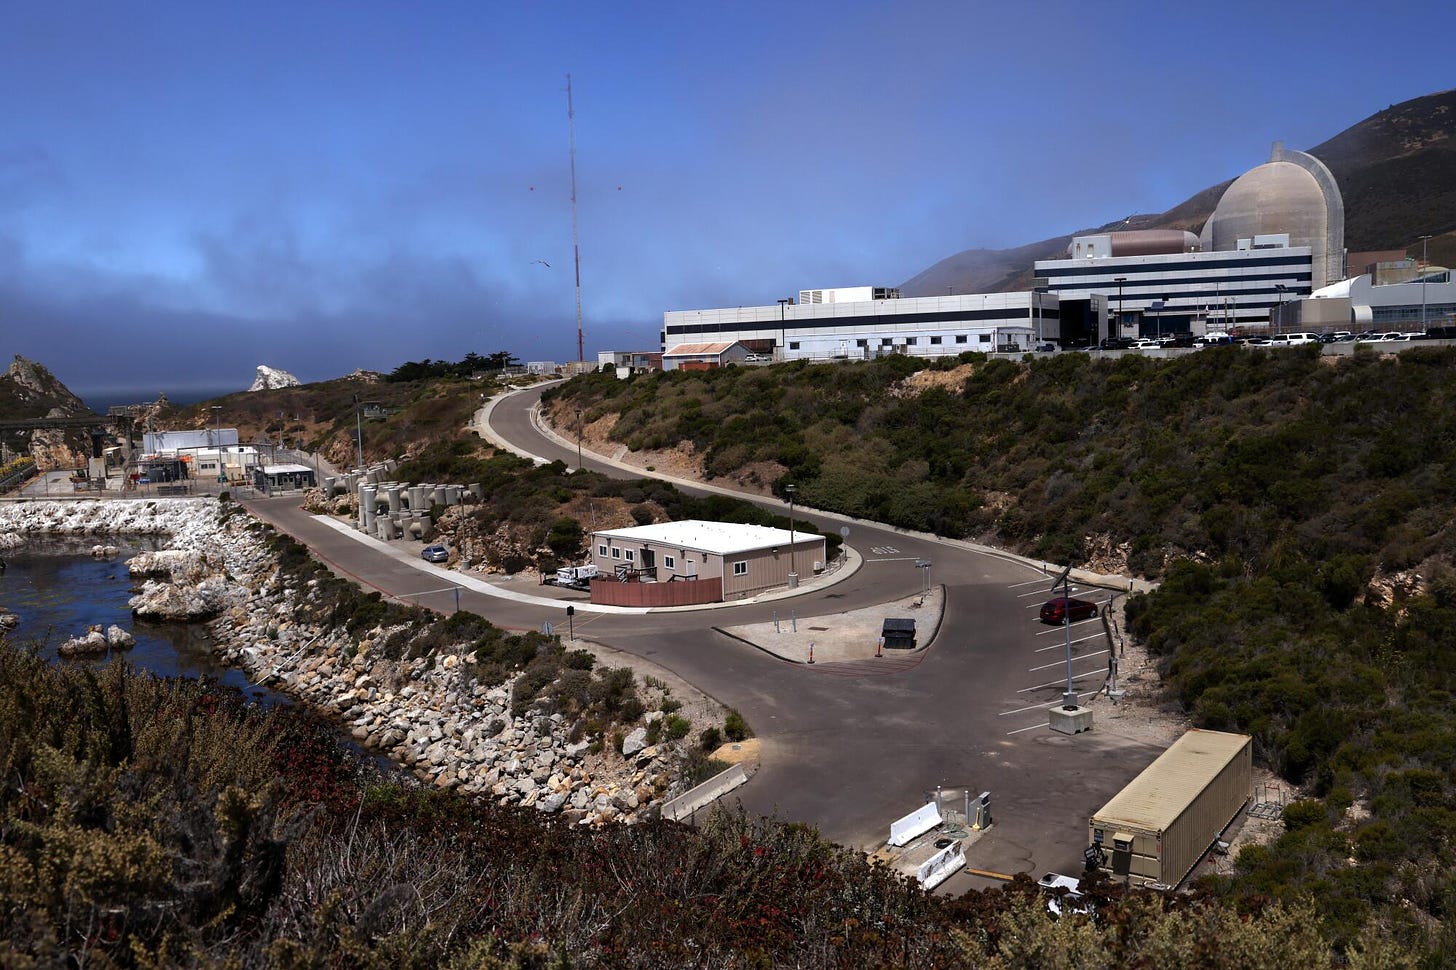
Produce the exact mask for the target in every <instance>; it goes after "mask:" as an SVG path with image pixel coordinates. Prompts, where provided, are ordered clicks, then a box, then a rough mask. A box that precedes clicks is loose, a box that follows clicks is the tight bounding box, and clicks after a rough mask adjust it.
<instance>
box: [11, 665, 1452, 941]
mask: <svg viewBox="0 0 1456 970" xmlns="http://www.w3.org/2000/svg"><path fill="white" fill-rule="evenodd" d="M0 723H4V724H5V725H6V730H5V731H4V732H0V766H3V768H4V781H3V784H0V947H3V950H4V952H5V954H6V957H5V960H4V963H5V965H6V966H8V967H17V968H21V967H42V966H47V967H48V966H61V965H69V966H94V967H239V968H243V967H323V966H339V967H379V968H384V967H389V968H400V967H403V968H410V967H419V968H426V967H429V968H435V967H456V968H466V967H472V968H474V967H487V968H489V967H497V968H544V967H664V968H667V967H670V968H674V970H675V968H679V967H683V966H698V967H763V966H843V967H860V966H899V967H951V966H966V965H976V966H990V967H1022V966H1030V965H1037V966H1046V967H1072V966H1078V967H1112V966H1126V965H1169V962H1170V961H1181V962H1184V963H1187V964H1188V965H1199V966H1224V967H1240V968H1244V967H1270V968H1274V967H1280V968H1282V967H1289V966H1301V967H1303V966H1322V965H1330V963H1331V958H1332V951H1331V948H1330V945H1329V943H1328V942H1327V940H1326V939H1325V938H1324V937H1323V935H1322V932H1321V930H1320V929H1319V924H1318V922H1317V921H1316V920H1314V919H1312V918H1311V914H1310V911H1309V910H1308V908H1307V907H1306V906H1304V905H1303V904H1296V905H1293V906H1284V905H1282V904H1278V903H1273V904H1269V905H1261V906H1258V907H1255V908H1252V909H1248V910H1244V909H1235V908H1233V907H1230V906H1225V905H1221V904H1214V903H1210V902H1208V901H1207V900H1201V899H1174V900H1162V899H1160V898H1158V897H1146V896H1142V895H1138V896H1123V895H1122V894H1121V893H1120V891H1119V890H1118V889H1116V888H1109V887H1103V888H1102V889H1101V890H1099V891H1097V892H1096V893H1095V894H1094V895H1095V897H1096V898H1097V899H1098V900H1099V901H1101V905H1102V909H1101V913H1102V916H1101V917H1100V918H1099V920H1098V921H1097V922H1096V923H1093V922H1088V921H1086V920H1083V919H1080V918H1079V919H1068V920H1063V921H1060V922H1055V921H1053V920H1052V919H1051V917H1050V916H1049V915H1048V913H1047V911H1046V908H1045V906H1044V904H1043V903H1042V902H1041V901H1040V900H1039V899H1037V898H1036V897H1035V893H1036V888H1035V887H1034V885H1033V884H1032V883H1030V881H1029V880H1024V879H1023V880H1022V881H1020V882H1018V883H1016V884H1013V885H1011V886H1009V887H1008V888H1007V889H1006V890H1005V891H993V892H989V893H984V894H972V895H971V896H969V897H966V898H964V899H958V900H945V899H942V898H939V897H935V896H930V895H926V894H925V893H923V892H921V891H920V890H919V889H918V888H916V887H914V886H913V885H912V884H911V883H908V882H906V881H905V880H903V879H901V878H899V877H897V876H895V875H893V874H892V873H890V872H889V871H888V870H887V869H885V868H884V867H883V866H872V865H870V864H869V863H867V862H866V861H865V860H864V859H863V857H861V856H860V855H858V854H857V853H853V852H849V851H846V850H843V849H840V848H837V847H835V846H832V845H829V844H827V843H825V842H823V841H822V840H821V839H819V838H818V836H817V835H816V834H815V833H814V832H813V830H811V829H808V828H806V827H804V826H800V825H781V824H777V823H774V822H772V821H769V820H753V819H749V818H746V817H744V816H742V815H739V814H733V813H728V812H721V813H717V814H714V815H712V816H711V817H709V818H708V819H707V820H706V822H705V823H704V824H703V825H702V826H701V827H700V828H698V829H696V830H694V829H690V828H687V827H685V826H680V825H677V824H674V823H667V822H661V821H654V822H649V823H647V824H643V825H635V826H608V827H605V828H601V829H583V828H582V827H581V826H577V825H571V824H565V823H563V822H562V821H560V820H559V819H548V818H543V817H541V816H540V815H539V814H538V813H535V812H533V811H521V810H515V809H506V808H500V807H498V806H495V805H493V804H491V803H489V802H484V801H478V800H472V799H469V798H466V797H464V796H461V795H458V794H454V793H449V792H441V791H434V790H425V789H420V788H415V787H412V786H408V785H401V784H399V783H398V782H395V781H392V780H390V779H388V778H384V777H381V776H380V775H378V774H377V773H376V772H375V771H373V770H372V769H371V768H370V767H369V766H368V765H367V764H363V763H360V762H358V761H356V760H354V759H353V758H351V757H350V756H348V755H347V754H346V753H344V752H341V750H340V749H339V748H338V747H337V746H336V745H335V744H334V743H333V741H332V740H331V739H330V736H329V732H328V730H327V728H326V727H325V726H324V725H323V724H321V723H320V722H318V721H317V720H315V719H312V718H310V717H309V716H308V715H307V714H306V713H305V712H303V711H301V710H299V709H295V708H275V709H272V710H261V709H259V708H257V707H250V706H247V705H245V704H243V703H242V700H241V698H240V697H239V696H238V695H237V694H235V693H232V692H228V691H225V690H220V689H219V688H218V687H217V686H216V685H212V684H205V683H197V682H192V681H171V682H169V681H163V680H159V679H157V678H154V677H151V676H146V675H138V674H133V673H132V672H130V671H129V669H128V668H127V665H126V664H124V663H114V664H111V665H110V666H108V667H106V668H105V669H103V670H100V671H97V670H95V669H93V668H90V667H88V666H85V665H65V666H60V667H57V666H54V665H51V664H48V663H46V662H45V661H44V660H43V659H42V658H41V656H40V654H39V653H38V652H36V651H31V650H27V649H24V648H21V647H19V646H18V645H15V644H9V643H6V642H3V641H0ZM1422 952H1423V951H1422V950H1421V949H1420V948H1417V949H1416V950H1414V951H1409V952H1401V951H1398V950H1396V949H1395V948H1394V946H1393V945H1392V944H1391V943H1390V942H1389V941H1388V940H1387V939H1385V938H1383V937H1382V936H1380V935H1378V934H1377V933H1376V932H1375V931H1374V930H1373V929H1372V930H1371V932H1370V933H1369V934H1368V935H1367V936H1365V937H1363V938H1362V940H1361V941H1360V942H1359V943H1358V944H1357V945H1356V946H1355V947H1354V948H1352V950H1351V951H1350V953H1351V957H1352V959H1350V961H1349V964H1348V965H1350V966H1354V967H1375V966H1380V967H1393V966H1402V965H1415V961H1416V960H1418V959H1420V958H1421V956H1422ZM1433 965H1434V964H1433Z"/></svg>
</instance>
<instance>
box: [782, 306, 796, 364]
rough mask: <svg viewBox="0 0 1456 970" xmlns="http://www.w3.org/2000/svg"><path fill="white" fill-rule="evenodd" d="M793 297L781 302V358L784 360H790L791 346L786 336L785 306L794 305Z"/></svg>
mask: <svg viewBox="0 0 1456 970" xmlns="http://www.w3.org/2000/svg"><path fill="white" fill-rule="evenodd" d="M793 302H794V300H793V298H792V297H785V298H784V299H781V300H779V357H780V358H781V359H783V360H788V359H789V344H788V340H787V338H786V337H785V336H784V334H785V333H786V332H787V331H786V329H785V324H784V305H785V304H787V303H793Z"/></svg>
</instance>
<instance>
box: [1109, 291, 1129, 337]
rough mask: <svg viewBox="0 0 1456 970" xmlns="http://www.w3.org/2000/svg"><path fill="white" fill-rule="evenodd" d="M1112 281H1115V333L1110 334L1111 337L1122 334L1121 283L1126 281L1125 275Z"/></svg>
mask: <svg viewBox="0 0 1456 970" xmlns="http://www.w3.org/2000/svg"><path fill="white" fill-rule="evenodd" d="M1114 282H1115V283H1117V333H1115V334H1112V336H1113V337H1121V336H1122V284H1124V283H1126V282H1127V277H1126V276H1119V277H1117V279H1116V280H1114Z"/></svg>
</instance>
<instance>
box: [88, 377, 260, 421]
mask: <svg viewBox="0 0 1456 970" xmlns="http://www.w3.org/2000/svg"><path fill="white" fill-rule="evenodd" d="M249 386H250V384H244V385H242V386H241V387H238V386H232V387H221V386H218V385H196V384H174V385H167V386H161V387H158V386H153V387H73V388H71V392H72V393H73V394H75V395H76V396H77V397H79V398H80V399H81V400H83V401H85V402H86V406H87V407H89V408H90V409H91V410H93V411H95V412H96V413H97V414H105V413H106V411H107V409H108V408H112V407H116V406H118V405H122V404H150V403H151V402H153V401H155V400H156V399H157V395H158V394H165V395H167V400H168V401H171V402H172V403H173V404H184V405H185V404H196V403H197V402H198V401H210V400H212V399H213V398H217V397H224V396H226V395H228V394H237V393H238V392H240V391H246V390H247V389H248V387H249Z"/></svg>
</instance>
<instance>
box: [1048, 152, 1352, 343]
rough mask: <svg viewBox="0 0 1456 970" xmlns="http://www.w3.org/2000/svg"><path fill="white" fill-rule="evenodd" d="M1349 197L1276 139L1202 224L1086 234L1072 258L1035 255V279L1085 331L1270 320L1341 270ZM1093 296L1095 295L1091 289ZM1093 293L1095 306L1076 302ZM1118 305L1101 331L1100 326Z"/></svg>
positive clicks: (1192, 329) (1217, 326)
mask: <svg viewBox="0 0 1456 970" xmlns="http://www.w3.org/2000/svg"><path fill="white" fill-rule="evenodd" d="M1344 246H1345V206H1344V202H1343V201H1342V200H1341V198H1340V190H1339V188H1338V187H1337V186H1336V185H1335V179H1334V176H1333V175H1331V174H1330V171H1329V169H1328V168H1326V167H1325V165H1324V163H1323V162H1321V161H1320V160H1319V159H1317V158H1315V157H1314V156H1313V155H1309V154H1306V153H1305V152H1296V151H1289V150H1287V149H1285V148H1284V146H1283V145H1281V144H1279V143H1277V142H1276V143H1275V145H1274V150H1273V152H1272V153H1271V155H1270V158H1269V161H1268V162H1266V163H1265V164H1263V165H1260V166H1258V167H1257V168H1255V169H1253V170H1251V171H1249V172H1246V173H1244V174H1243V175H1242V176H1240V177H1239V178H1238V179H1236V180H1234V183H1233V184H1232V185H1230V186H1229V187H1228V189H1227V190H1226V191H1225V192H1224V194H1223V196H1222V197H1221V198H1220V199H1219V202H1218V205H1217V207H1216V208H1215V209H1214V211H1213V215H1211V216H1209V218H1208V221H1207V222H1206V223H1204V226H1203V231H1202V233H1201V234H1200V235H1198V236H1195V235H1193V233H1191V232H1179V231H1175V230H1166V229H1153V230H1144V231H1132V232H1110V233H1097V234H1093V235H1086V236H1078V237H1076V238H1075V239H1073V240H1072V243H1071V245H1070V246H1068V247H1067V258H1065V259H1045V260H1038V261H1037V262H1036V264H1035V268H1034V272H1035V275H1036V278H1037V281H1038V283H1039V284H1041V285H1044V286H1046V287H1047V288H1048V289H1049V290H1050V291H1051V292H1053V293H1056V294H1057V295H1058V297H1060V298H1061V300H1062V302H1063V304H1064V305H1065V310H1066V313H1065V316H1066V318H1067V320H1068V323H1069V324H1071V323H1072V322H1073V321H1074V320H1078V321H1090V324H1091V327H1095V328H1097V332H1095V333H1087V332H1085V330H1086V329H1088V328H1087V326H1086V325H1085V324H1084V326H1083V330H1084V332H1082V333H1074V332H1073V328H1072V327H1071V326H1069V327H1068V328H1067V330H1066V331H1064V332H1063V334H1062V337H1063V340H1064V342H1066V341H1068V340H1070V339H1076V338H1085V339H1087V340H1088V341H1089V342H1091V341H1093V340H1101V339H1106V338H1117V337H1122V338H1128V337H1150V336H1160V335H1164V334H1174V333H1203V332H1207V331H1225V332H1232V331H1234V330H1244V331H1248V330H1251V329H1257V330H1264V329H1266V328H1267V327H1268V324H1269V320H1270V317H1271V315H1272V314H1273V312H1274V311H1275V309H1276V308H1277V307H1279V306H1280V305H1281V304H1283V303H1286V302H1288V301H1290V300H1297V299H1299V298H1300V297H1302V296H1307V295H1309V294H1310V293H1311V292H1312V291H1313V290H1315V289H1318V288H1319V287H1322V286H1325V285H1327V284H1328V283H1330V282H1332V281H1335V280H1341V279H1344V277H1345V273H1344V253H1345V249H1344ZM1093 297H1096V299H1093ZM1079 301H1087V308H1086V309H1084V308H1083V307H1082V306H1080V305H1078V303H1079ZM1104 305H1106V306H1107V308H1108V309H1109V310H1110V311H1111V313H1110V321H1109V323H1108V324H1107V326H1106V328H1105V330H1104V329H1102V328H1101V327H1100V326H1099V325H1100V324H1101V323H1102V321H1103V320H1105V319H1108V315H1107V314H1105V313H1103V312H1102V307H1103V306H1104Z"/></svg>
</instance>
